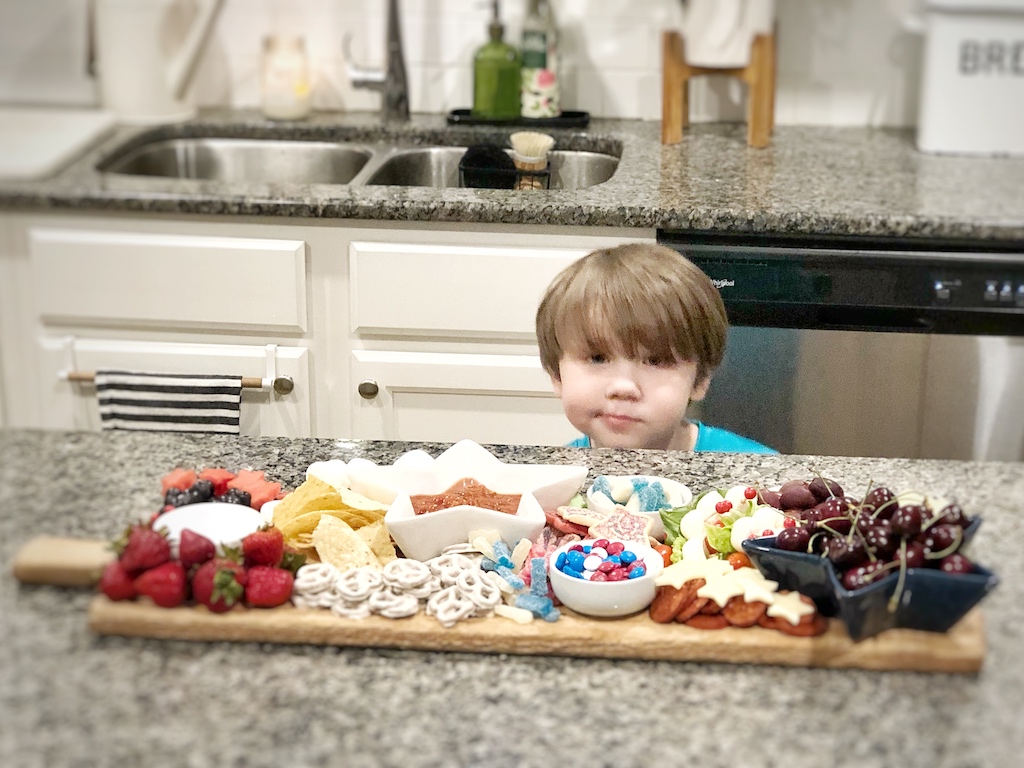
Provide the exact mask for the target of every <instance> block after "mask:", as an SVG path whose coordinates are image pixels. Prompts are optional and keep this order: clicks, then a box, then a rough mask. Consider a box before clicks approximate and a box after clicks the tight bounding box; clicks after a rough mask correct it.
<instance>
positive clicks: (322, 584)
mask: <svg viewBox="0 0 1024 768" xmlns="http://www.w3.org/2000/svg"><path fill="white" fill-rule="evenodd" d="M338 574H339V571H338V569H337V568H335V567H334V566H333V565H331V564H330V563H306V564H305V565H303V566H302V567H301V568H299V570H297V571H296V572H295V583H294V584H293V585H292V590H293V591H294V592H301V593H303V594H307V593H312V592H323V591H325V590H327V589H330V588H331V587H332V586H333V585H334V582H335V580H336V579H337V578H338Z"/></svg>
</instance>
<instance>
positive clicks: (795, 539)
mask: <svg viewBox="0 0 1024 768" xmlns="http://www.w3.org/2000/svg"><path fill="white" fill-rule="evenodd" d="M810 540H811V532H810V530H809V529H808V528H807V527H806V526H803V525H801V526H799V527H793V528H783V529H782V530H781V531H779V535H778V536H776V537H775V546H776V547H778V548H779V549H785V550H787V551H789V552H806V551H807V544H808V543H809V542H810Z"/></svg>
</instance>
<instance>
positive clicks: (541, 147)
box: [508, 131, 555, 189]
mask: <svg viewBox="0 0 1024 768" xmlns="http://www.w3.org/2000/svg"><path fill="white" fill-rule="evenodd" d="M508 140H509V143H510V144H511V145H512V160H513V161H514V162H515V164H516V168H517V169H518V170H519V171H520V178H519V179H518V181H517V182H516V189H544V187H546V186H548V185H547V184H546V183H545V181H544V179H545V177H546V176H547V173H546V169H547V167H548V152H550V151H551V148H552V147H553V146H554V145H555V139H554V137H553V136H548V135H547V134H546V133H539V132H537V131H517V132H516V133H513V134H512V135H511V136H509V137H508ZM523 171H545V173H543V174H536V175H531V174H529V173H525V174H523V173H522V172H523Z"/></svg>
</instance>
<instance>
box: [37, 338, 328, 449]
mask: <svg viewBox="0 0 1024 768" xmlns="http://www.w3.org/2000/svg"><path fill="white" fill-rule="evenodd" d="M40 347H41V349H40V355H39V360H40V363H39V365H40V372H39V373H40V380H41V381H43V382H45V383H46V385H45V386H44V390H43V392H42V396H41V398H40V399H41V401H42V409H41V410H42V413H41V414H40V415H41V422H42V424H41V426H42V427H43V428H48V429H82V430H98V429H100V415H99V409H98V406H97V402H96V388H95V387H94V386H93V385H92V384H88V383H76V382H71V381H68V380H67V379H66V378H62V373H66V372H67V371H69V370H70V369H74V370H77V371H95V370H96V369H97V368H116V369H125V370H135V371H154V372H161V373H205V374H224V375H235V376H253V377H261V378H262V377H265V376H266V374H267V366H268V349H267V347H265V346H258V345H252V346H250V345H235V344H179V343H165V342H141V341H117V340H103V339H73V338H55V337H52V336H49V337H47V336H44V337H43V338H42V340H41V341H40ZM271 352H273V357H274V361H275V363H274V364H275V366H276V374H277V375H278V376H288V377H290V378H291V379H292V382H293V384H294V389H293V390H292V391H291V392H290V393H288V394H278V393H277V392H275V391H274V390H273V389H266V390H262V389H243V390H242V406H241V425H240V426H241V433H242V434H243V435H267V436H279V437H305V436H308V435H309V434H310V421H311V418H310V417H311V413H310V410H311V403H312V398H311V396H310V384H309V363H308V359H307V358H308V354H307V350H306V348H305V347H277V348H276V350H271Z"/></svg>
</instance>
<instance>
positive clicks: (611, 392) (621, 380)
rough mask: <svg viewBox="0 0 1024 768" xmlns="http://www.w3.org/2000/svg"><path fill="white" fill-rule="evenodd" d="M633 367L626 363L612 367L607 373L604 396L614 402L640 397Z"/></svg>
mask: <svg viewBox="0 0 1024 768" xmlns="http://www.w3.org/2000/svg"><path fill="white" fill-rule="evenodd" d="M634 373H635V371H634V369H633V366H632V365H630V364H629V363H628V362H625V361H623V362H621V363H619V364H616V365H613V366H612V367H611V370H609V371H608V383H607V387H606V394H607V396H608V397H609V398H611V399H614V400H635V399H636V398H637V397H639V396H640V387H639V385H638V384H637V381H636V376H635V375H634Z"/></svg>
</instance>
